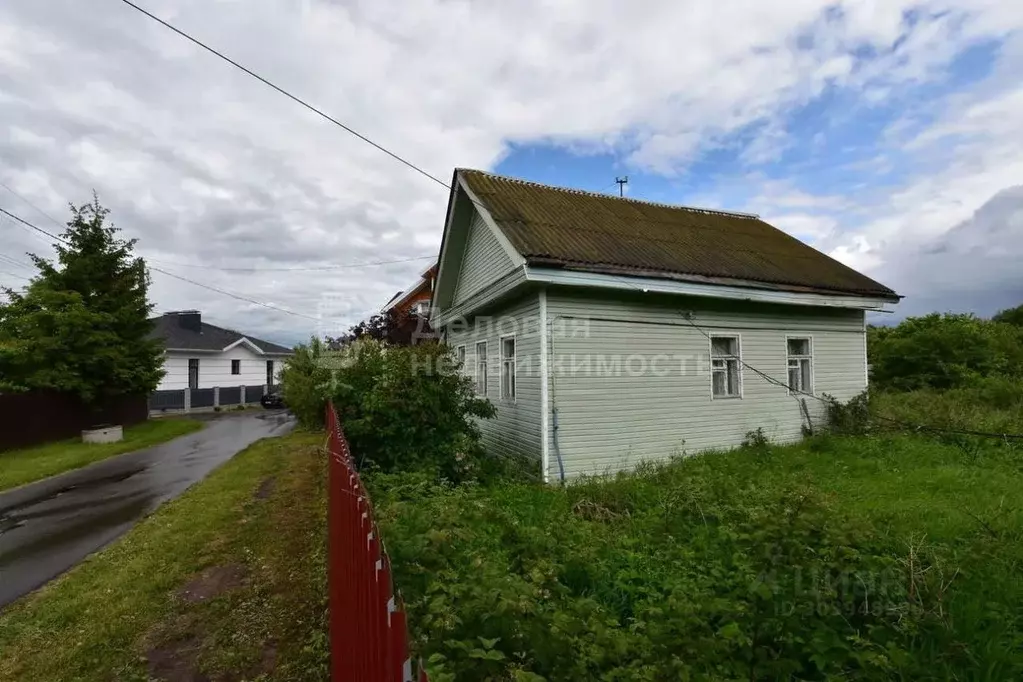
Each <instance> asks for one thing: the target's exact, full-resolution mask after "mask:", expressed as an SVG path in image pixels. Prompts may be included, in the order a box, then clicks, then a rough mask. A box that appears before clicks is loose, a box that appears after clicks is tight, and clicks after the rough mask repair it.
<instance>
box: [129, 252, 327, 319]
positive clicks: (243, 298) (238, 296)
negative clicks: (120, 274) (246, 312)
mask: <svg viewBox="0 0 1023 682" xmlns="http://www.w3.org/2000/svg"><path fill="white" fill-rule="evenodd" d="M147 267H148V268H149V269H150V270H153V271H155V272H159V273H160V274H163V275H167V276H168V277H173V278H174V279H179V280H181V281H182V282H188V283H189V284H194V285H195V286H197V287H202V288H203V289H209V290H210V291H215V292H217V293H218V294H223V295H224V296H230V297H231V298H235V299H238V300H239V301H246V302H247V303H253V304H255V305H258V306H263V307H264V308H269V309H270V310H276V311H278V312H282V313H286V314H288V315H294V316H295V317H304V318H306V319H307V320H314V321H316V322H319V321H320V318H318V317H313V316H312V315H306V314H305V313H298V312H295V311H294V310H288V309H287V308H281V307H279V306H275V305H273V304H271V303H263V302H262V301H257V300H256V299H254V298H249V297H247V296H242V295H241V294H236V293H233V292H231V291H225V290H224V289H218V288H217V287H213V286H210V285H209V284H203V283H202V282H196V281H195V280H194V279H189V278H187V277H182V276H181V275H175V274H174V273H173V272H167V271H166V270H163V269H161V268H158V267H156V266H153V265H149V266H147Z"/></svg>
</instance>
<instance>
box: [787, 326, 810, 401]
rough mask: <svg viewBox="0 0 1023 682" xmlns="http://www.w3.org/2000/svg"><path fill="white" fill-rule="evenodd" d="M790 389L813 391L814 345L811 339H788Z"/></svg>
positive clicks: (793, 390)
mask: <svg viewBox="0 0 1023 682" xmlns="http://www.w3.org/2000/svg"><path fill="white" fill-rule="evenodd" d="M788 358H789V390H790V391H792V392H793V393H813V345H812V344H811V342H810V339H806V338H803V339H793V338H790V339H788Z"/></svg>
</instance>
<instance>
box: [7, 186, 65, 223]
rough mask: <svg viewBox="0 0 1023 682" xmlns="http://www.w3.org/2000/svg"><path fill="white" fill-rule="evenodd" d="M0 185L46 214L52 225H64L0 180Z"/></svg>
mask: <svg viewBox="0 0 1023 682" xmlns="http://www.w3.org/2000/svg"><path fill="white" fill-rule="evenodd" d="M0 187H3V188H4V189H5V190H7V191H8V192H10V193H11V194H13V195H14V196H16V197H18V198H19V199H21V200H22V201H24V202H25V203H26V204H28V205H29V206H31V207H32V208H34V209H35V210H36V211H37V212H39V213H41V214H43V215H44V216H46V217H47V218H49V219H50V222H51V223H53V224H54V225H56V226H57V227H61V228H63V227H65V226H64V225H63V224H62V223H61V222H60V221H59V220H57V219H56V218H54V217H53V216H52V215H50V214H49V213H47V212H46V211H44V210H43V209H41V208H39V206H37V205H36V204H34V203H32V202H31V201H29V199H28V198H26V197H25V196H24V195H23V194H18V193H17V192H15V191H14V190H13V189H11V188H10V187H9V186H8V185H7V184H5V183H3V182H0Z"/></svg>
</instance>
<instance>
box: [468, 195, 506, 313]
mask: <svg viewBox="0 0 1023 682" xmlns="http://www.w3.org/2000/svg"><path fill="white" fill-rule="evenodd" d="M513 267H514V264H513V263H512V261H511V258H509V257H508V254H507V253H506V252H505V250H504V248H503V247H502V246H501V243H500V242H499V241H498V240H497V237H495V236H494V233H493V231H492V230H491V229H490V227H489V226H488V225H487V224H486V223H485V222H484V221H483V218H482V217H481V216H480V215H479V214H478V213H476V214H475V215H474V216H473V220H472V224H471V225H470V226H469V237H468V239H467V241H466V244H465V252H464V253H463V254H462V266H461V268H459V272H458V281H457V283H456V284H455V298H454V302H453V304H454V305H458V304H459V303H461V302H463V301H465V300H466V299H468V298H470V297H471V296H472V295H473V294H475V293H476V292H478V291H480V290H481V289H483V288H484V287H485V286H487V285H488V284H490V283H491V282H493V281H494V280H496V279H499V278H501V277H502V276H504V275H505V274H507V273H508V272H510V271H511V270H512V268H513Z"/></svg>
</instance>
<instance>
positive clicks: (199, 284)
mask: <svg viewBox="0 0 1023 682" xmlns="http://www.w3.org/2000/svg"><path fill="white" fill-rule="evenodd" d="M0 213H3V214H4V215H6V216H8V217H10V218H13V219H14V220H16V221H18V223H20V224H22V225H25V226H26V227H30V228H32V229H33V230H36V231H37V232H41V233H43V234H45V235H47V236H50V237H53V238H54V239H57V240H59V241H61V242H64V243H65V244H67V243H68V242H67V241H66V240H64V239H63V238H61V237H58V236H56V235H54V234H50V233H49V232H47V231H46V230H44V229H43V228H41V227H38V226H36V225H33V224H32V223H30V222H29V221H27V220H25V219H24V218H21V217H19V216H16V215H15V214H13V213H11V212H10V211H8V210H6V209H4V208H0ZM148 268H149V269H150V270H154V271H156V272H159V273H161V274H164V275H167V276H168V277H173V278H175V279H179V280H181V281H183V282H188V283H189V284H194V285H195V286H197V287H202V288H203V289H209V290H210V291H215V292H217V293H218V294H223V295H224V296H230V297H231V298H234V299H238V300H239V301H245V302H247V303H252V304H255V305H258V306H262V307H264V308H268V309H270V310H276V311H278V312H282V313H286V314H288V315H294V316H296V317H304V318H307V319H310V320H315V321H317V322H319V321H320V318H318V317H313V316H312V315H306V314H305V313H297V312H295V311H294V310H288V309H287V308H281V307H279V306H275V305H273V304H270V303H264V302H262V301H257V300H256V299H254V298H248V297H247V296H242V295H241V294H236V293H234V292H231V291H225V290H224V289H219V288H217V287H213V286H210V285H208V284H203V283H202V282H196V281H195V280H194V279H189V278H187V277H182V276H181V275H176V274H174V273H173V272H167V271H166V270H163V269H162V268H158V267H156V266H152V265H150V266H148ZM16 276H17V275H16Z"/></svg>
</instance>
